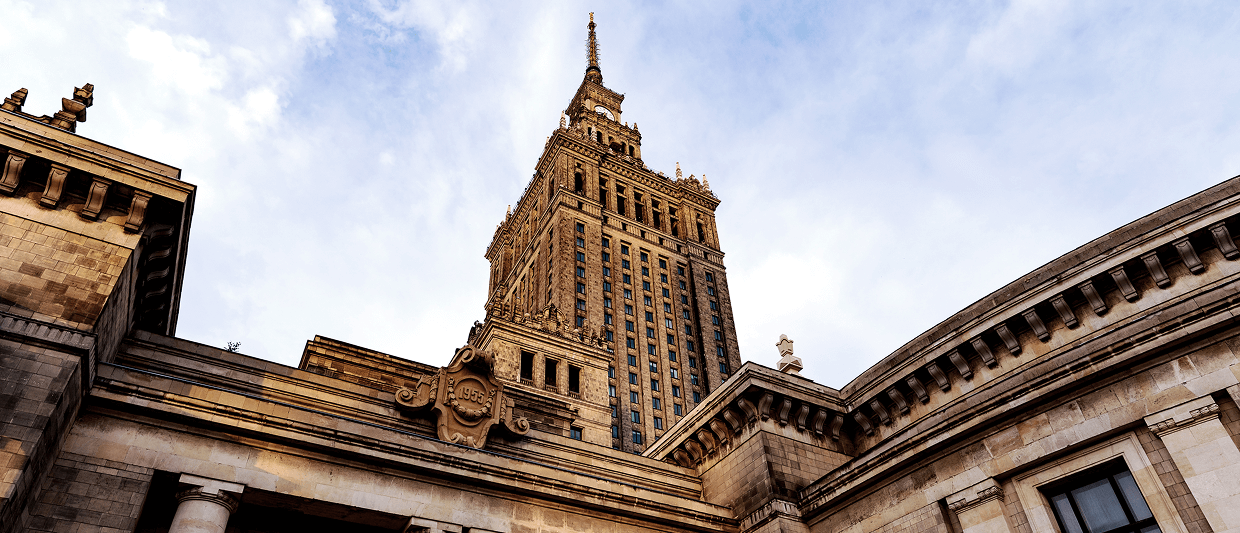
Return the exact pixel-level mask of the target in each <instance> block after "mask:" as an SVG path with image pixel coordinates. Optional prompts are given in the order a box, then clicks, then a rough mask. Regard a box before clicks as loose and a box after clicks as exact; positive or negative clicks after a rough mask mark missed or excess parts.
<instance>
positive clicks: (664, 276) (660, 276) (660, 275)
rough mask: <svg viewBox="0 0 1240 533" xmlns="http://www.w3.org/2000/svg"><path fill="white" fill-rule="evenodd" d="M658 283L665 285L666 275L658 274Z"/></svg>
mask: <svg viewBox="0 0 1240 533" xmlns="http://www.w3.org/2000/svg"><path fill="white" fill-rule="evenodd" d="M659 281H660V282H663V283H667V274H659Z"/></svg>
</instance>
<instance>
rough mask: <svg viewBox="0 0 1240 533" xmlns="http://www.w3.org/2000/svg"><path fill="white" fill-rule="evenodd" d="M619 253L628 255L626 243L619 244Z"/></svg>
mask: <svg viewBox="0 0 1240 533" xmlns="http://www.w3.org/2000/svg"><path fill="white" fill-rule="evenodd" d="M620 254H621V255H629V245H627V244H621V245H620Z"/></svg>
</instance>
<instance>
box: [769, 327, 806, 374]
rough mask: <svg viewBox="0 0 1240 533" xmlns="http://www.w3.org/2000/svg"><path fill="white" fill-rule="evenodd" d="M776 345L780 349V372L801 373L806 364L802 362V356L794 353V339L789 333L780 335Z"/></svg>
mask: <svg viewBox="0 0 1240 533" xmlns="http://www.w3.org/2000/svg"><path fill="white" fill-rule="evenodd" d="M775 347H776V348H778V349H779V355H780V359H779V365H778V367H777V368H779V371H780V372H786V373H788V374H792V375H794V376H799V375H801V370H802V369H804V368H805V365H804V364H802V363H801V358H800V357H796V356H794V355H792V339H789V338H788V336H787V335H780V336H779V342H777V343H775Z"/></svg>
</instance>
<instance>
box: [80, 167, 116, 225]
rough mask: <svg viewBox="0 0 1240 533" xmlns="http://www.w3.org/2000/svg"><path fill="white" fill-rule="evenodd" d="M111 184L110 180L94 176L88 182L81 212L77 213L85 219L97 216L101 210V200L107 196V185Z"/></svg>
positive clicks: (92, 218) (93, 218)
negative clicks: (90, 181)
mask: <svg viewBox="0 0 1240 533" xmlns="http://www.w3.org/2000/svg"><path fill="white" fill-rule="evenodd" d="M111 185H112V182H111V181H108V180H106V179H103V178H99V177H96V178H95V181H94V182H92V183H91V184H90V191H89V193H88V194H87V196H86V205H83V206H82V212H81V213H78V215H79V216H81V217H82V218H84V219H87V220H95V219H96V218H99V212H100V211H102V210H103V202H104V200H106V199H107V196H108V187H109V186H111Z"/></svg>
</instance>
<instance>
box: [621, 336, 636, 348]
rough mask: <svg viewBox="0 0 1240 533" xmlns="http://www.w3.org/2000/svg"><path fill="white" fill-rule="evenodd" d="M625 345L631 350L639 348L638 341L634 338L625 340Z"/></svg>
mask: <svg viewBox="0 0 1240 533" xmlns="http://www.w3.org/2000/svg"><path fill="white" fill-rule="evenodd" d="M624 345H625V346H628V347H629V348H636V347H637V341H636V340H634V339H633V337H629V338H627V339H625V342H624Z"/></svg>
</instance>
